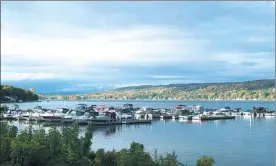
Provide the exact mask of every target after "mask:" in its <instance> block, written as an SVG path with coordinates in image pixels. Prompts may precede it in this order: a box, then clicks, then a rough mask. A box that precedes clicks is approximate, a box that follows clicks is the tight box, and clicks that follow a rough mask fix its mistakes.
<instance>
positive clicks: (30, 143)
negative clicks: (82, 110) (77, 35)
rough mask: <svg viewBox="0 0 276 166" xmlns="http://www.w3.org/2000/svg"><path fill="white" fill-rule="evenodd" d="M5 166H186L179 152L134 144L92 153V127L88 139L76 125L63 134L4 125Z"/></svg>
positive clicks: (206, 161) (1, 156) (205, 164)
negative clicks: (151, 151)
mask: <svg viewBox="0 0 276 166" xmlns="http://www.w3.org/2000/svg"><path fill="white" fill-rule="evenodd" d="M0 128H1V130H0V131H1V132H0V145H1V151H0V165H1V166H17V165H18V166H19V165H20V166H183V165H184V164H182V163H180V162H179V161H178V160H177V156H176V154H175V153H167V154H166V155H165V156H162V155H158V153H157V152H155V153H154V155H150V154H149V153H148V152H145V150H144V146H143V145H142V144H139V143H135V142H133V143H131V145H130V148H129V149H122V150H120V151H115V150H113V151H105V150H104V149H99V150H97V151H96V152H94V151H91V146H92V141H91V140H92V138H93V126H92V125H89V126H88V127H87V131H86V133H85V136H84V137H78V133H79V127H78V125H76V124H73V125H72V126H70V127H64V128H62V131H61V132H59V131H58V130H57V129H56V128H54V127H53V128H51V129H50V130H49V132H47V133H46V131H45V130H44V129H40V130H36V131H33V130H32V128H31V127H30V128H29V129H28V130H25V131H23V132H20V133H18V132H17V130H18V129H17V127H15V126H9V125H8V124H7V123H1V126H0ZM196 162H197V163H196V165H197V166H212V165H213V163H214V162H215V161H214V159H213V158H212V157H206V156H203V157H201V158H199V159H198V160H197V161H196Z"/></svg>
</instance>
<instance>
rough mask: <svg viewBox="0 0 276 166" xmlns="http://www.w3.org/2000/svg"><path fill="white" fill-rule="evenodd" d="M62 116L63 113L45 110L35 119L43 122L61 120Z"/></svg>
mask: <svg viewBox="0 0 276 166" xmlns="http://www.w3.org/2000/svg"><path fill="white" fill-rule="evenodd" d="M64 116H65V115H64V114H63V113H61V112H52V111H47V112H45V113H42V114H40V116H39V118H38V119H37V120H38V121H45V122H61V121H62V118H63V117H64Z"/></svg>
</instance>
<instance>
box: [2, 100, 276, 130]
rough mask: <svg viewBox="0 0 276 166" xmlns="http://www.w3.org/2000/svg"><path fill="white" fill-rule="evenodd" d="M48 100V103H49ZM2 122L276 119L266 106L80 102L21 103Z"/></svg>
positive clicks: (4, 112) (4, 111)
mask: <svg viewBox="0 0 276 166" xmlns="http://www.w3.org/2000/svg"><path fill="white" fill-rule="evenodd" d="M48 102H49V101H47V103H48ZM1 110H2V111H1V119H3V120H27V121H38V122H58V123H73V122H76V123H79V124H88V123H92V124H93V125H122V124H137V123H151V122H152V120H153V119H162V120H166V119H174V120H179V121H210V120H227V119H235V118H236V117H240V116H242V117H254V118H256V117H273V116H275V111H273V110H270V109H269V108H265V107H263V106H253V107H252V109H246V110H244V109H242V108H234V109H231V107H229V106H224V107H222V108H205V107H204V106H203V105H195V104H193V105H184V104H178V105H176V106H175V108H157V107H148V106H146V107H138V106H134V105H133V104H130V103H123V104H122V107H119V106H106V105H103V104H101V105H97V104H91V105H90V106H88V104H84V103H77V104H76V105H75V108H74V107H71V108H64V107H62V108H56V107H55V105H54V104H53V105H52V108H44V107H42V106H41V105H37V106H35V107H33V108H31V107H28V108H23V109H21V108H20V106H19V105H18V104H10V105H2V106H1Z"/></svg>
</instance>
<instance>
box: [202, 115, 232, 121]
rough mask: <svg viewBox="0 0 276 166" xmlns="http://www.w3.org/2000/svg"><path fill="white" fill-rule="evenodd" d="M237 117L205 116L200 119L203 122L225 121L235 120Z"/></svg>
mask: <svg viewBox="0 0 276 166" xmlns="http://www.w3.org/2000/svg"><path fill="white" fill-rule="evenodd" d="M235 118H236V117H235V116H203V117H200V120H201V121H207V120H223V119H235Z"/></svg>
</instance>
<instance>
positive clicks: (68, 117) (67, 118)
mask: <svg viewBox="0 0 276 166" xmlns="http://www.w3.org/2000/svg"><path fill="white" fill-rule="evenodd" d="M84 113H85V112H84V111H82V110H70V111H68V112H67V113H66V114H65V115H64V116H63V118H62V122H63V123H72V122H74V121H76V120H75V119H77V118H78V117H80V116H83V115H84Z"/></svg>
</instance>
